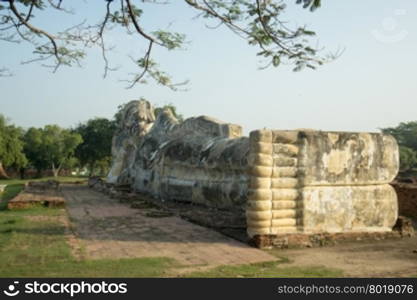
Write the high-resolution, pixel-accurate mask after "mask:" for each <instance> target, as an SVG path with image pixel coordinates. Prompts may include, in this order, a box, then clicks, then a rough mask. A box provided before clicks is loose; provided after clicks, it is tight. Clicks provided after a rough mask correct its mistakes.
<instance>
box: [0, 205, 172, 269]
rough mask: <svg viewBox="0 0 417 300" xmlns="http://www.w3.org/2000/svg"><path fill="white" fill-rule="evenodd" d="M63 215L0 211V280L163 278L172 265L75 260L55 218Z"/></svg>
mask: <svg viewBox="0 0 417 300" xmlns="http://www.w3.org/2000/svg"><path fill="white" fill-rule="evenodd" d="M65 213H66V212H65V210H63V209H48V208H43V207H37V208H31V209H25V210H18V211H10V210H3V211H0V277H163V276H166V272H167V271H168V270H169V269H170V268H172V267H174V266H176V263H175V262H174V261H173V260H171V259H168V258H137V259H117V260H112V259H102V260H77V259H76V258H75V257H74V256H73V255H72V253H71V249H70V246H69V245H68V243H67V240H66V237H65V235H64V233H65V228H64V226H63V225H61V224H60V223H59V221H58V219H57V218H56V217H58V216H62V215H64V214H65ZM31 216H32V217H33V216H37V217H38V218H37V219H33V218H31ZM39 216H43V217H44V218H42V219H40V218H39ZM45 217H47V218H45Z"/></svg>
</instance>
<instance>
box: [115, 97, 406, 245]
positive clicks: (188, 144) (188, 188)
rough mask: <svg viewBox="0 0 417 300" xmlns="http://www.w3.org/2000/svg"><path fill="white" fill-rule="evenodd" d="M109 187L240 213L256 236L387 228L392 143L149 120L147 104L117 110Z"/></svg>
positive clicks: (168, 118)
mask: <svg viewBox="0 0 417 300" xmlns="http://www.w3.org/2000/svg"><path fill="white" fill-rule="evenodd" d="M121 121H122V122H121V124H120V127H119V129H118V131H117V132H116V134H115V136H114V139H113V149H112V153H113V165H112V169H111V171H110V174H109V176H108V181H109V182H113V183H119V184H130V185H131V186H132V187H133V188H134V189H135V190H136V191H138V192H142V193H149V194H151V195H152V196H154V197H156V198H159V199H162V200H164V201H172V200H177V201H187V202H193V203H199V204H203V205H205V206H208V207H216V208H223V209H230V210H238V211H239V210H240V211H244V212H245V213H246V220H247V232H248V235H249V236H250V237H254V236H257V235H279V234H291V233H299V234H300V233H302V234H304V233H306V234H310V233H312V234H314V233H321V232H375V231H381V232H383V231H390V230H391V229H392V227H393V226H394V224H395V221H396V219H397V215H398V204H397V196H396V193H395V191H394V190H393V188H392V187H391V186H390V185H388V183H389V182H391V181H392V179H393V178H394V177H395V176H396V174H397V172H398V165H399V162H398V161H399V157H398V146H397V143H396V141H395V139H394V138H393V137H391V136H389V135H384V134H378V133H351V132H322V131H306V130H294V131H280V130H256V131H253V132H251V133H250V136H249V137H243V136H241V131H242V130H241V127H240V126H238V125H234V124H228V123H224V122H221V121H218V120H215V119H212V118H209V117H206V116H201V117H197V118H190V119H187V120H185V121H184V122H178V120H177V119H176V118H175V117H174V116H173V114H172V112H171V111H169V110H166V111H163V112H162V113H160V114H159V115H158V116H157V118H155V116H154V111H153V108H152V106H151V105H150V104H149V102H147V101H132V102H130V103H129V104H128V105H127V106H126V107H125V109H124V110H123V111H122V120H121Z"/></svg>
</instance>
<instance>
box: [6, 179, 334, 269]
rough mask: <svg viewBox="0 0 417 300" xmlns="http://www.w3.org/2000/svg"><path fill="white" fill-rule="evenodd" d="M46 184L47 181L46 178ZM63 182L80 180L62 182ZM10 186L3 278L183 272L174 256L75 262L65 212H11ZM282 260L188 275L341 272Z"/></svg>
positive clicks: (16, 183) (18, 184) (13, 190)
mask: <svg viewBox="0 0 417 300" xmlns="http://www.w3.org/2000/svg"><path fill="white" fill-rule="evenodd" d="M43 180H45V179H43ZM59 180H60V181H71V180H75V181H76V180H80V178H73V177H69V178H59ZM0 184H7V188H6V190H5V192H4V193H3V195H2V201H1V202H0V277H170V276H176V275H175V274H177V271H178V269H180V268H184V266H181V265H179V264H178V263H177V262H175V261H174V260H172V259H170V258H165V257H161V258H135V259H103V260H85V259H76V258H75V257H74V255H73V253H72V252H71V247H70V245H69V244H68V242H67V237H66V235H65V233H66V228H65V227H64V225H63V224H62V222H61V221H60V219H62V218H66V217H67V215H66V211H65V209H53V208H46V207H32V208H28V209H21V210H8V209H7V202H8V200H10V199H12V198H13V197H14V196H15V195H16V194H17V193H19V192H20V191H21V189H22V188H23V186H24V181H22V180H1V181H0ZM286 262H288V260H287V259H285V258H277V261H273V262H267V263H260V264H250V265H240V266H221V267H217V268H214V269H211V270H208V271H204V272H193V273H187V274H185V275H182V276H183V277H340V276H342V272H341V271H338V270H329V269H325V268H322V267H309V268H289V267H285V263H286Z"/></svg>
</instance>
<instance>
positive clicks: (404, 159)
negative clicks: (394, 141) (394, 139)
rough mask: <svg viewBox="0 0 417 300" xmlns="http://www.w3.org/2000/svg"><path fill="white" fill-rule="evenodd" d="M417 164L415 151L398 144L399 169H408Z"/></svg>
mask: <svg viewBox="0 0 417 300" xmlns="http://www.w3.org/2000/svg"><path fill="white" fill-rule="evenodd" d="M415 166H417V151H415V150H413V149H411V148H408V147H405V146H400V170H401V171H409V170H411V169H412V168H413V167H415Z"/></svg>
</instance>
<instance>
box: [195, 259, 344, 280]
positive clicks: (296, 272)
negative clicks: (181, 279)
mask: <svg viewBox="0 0 417 300" xmlns="http://www.w3.org/2000/svg"><path fill="white" fill-rule="evenodd" d="M342 275H343V272H342V271H340V270H336V269H327V268H324V267H314V266H313V267H305V268H299V267H285V261H282V260H280V261H272V262H265V263H256V264H248V265H238V266H220V267H217V268H214V269H212V270H209V271H204V272H193V273H190V274H187V277H197V278H236V277H239V278H286V277H341V276H342Z"/></svg>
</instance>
